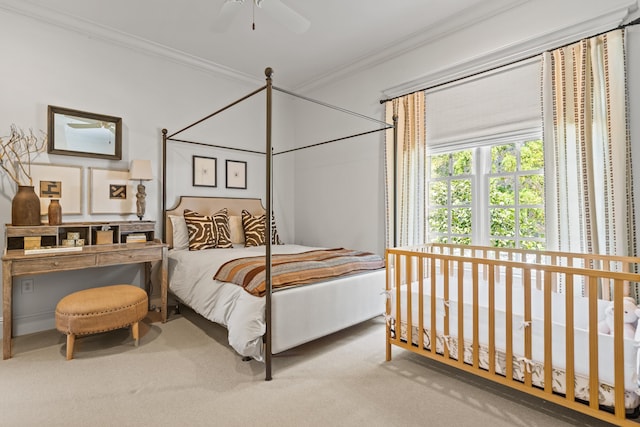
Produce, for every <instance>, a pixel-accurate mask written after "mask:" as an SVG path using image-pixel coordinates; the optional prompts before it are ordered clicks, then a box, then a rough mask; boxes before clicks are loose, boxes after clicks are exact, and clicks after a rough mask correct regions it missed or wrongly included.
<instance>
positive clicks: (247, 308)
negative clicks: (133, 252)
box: [169, 245, 385, 361]
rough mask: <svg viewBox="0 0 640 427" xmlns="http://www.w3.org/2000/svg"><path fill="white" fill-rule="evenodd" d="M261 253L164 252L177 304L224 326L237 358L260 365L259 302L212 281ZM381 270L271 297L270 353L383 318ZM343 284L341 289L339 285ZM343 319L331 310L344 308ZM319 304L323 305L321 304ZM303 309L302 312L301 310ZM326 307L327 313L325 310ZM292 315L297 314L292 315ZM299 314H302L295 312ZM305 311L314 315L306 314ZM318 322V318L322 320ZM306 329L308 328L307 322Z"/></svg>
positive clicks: (284, 248) (276, 249)
mask: <svg viewBox="0 0 640 427" xmlns="http://www.w3.org/2000/svg"><path fill="white" fill-rule="evenodd" d="M314 249H321V248H314V247H308V246H299V245H274V246H272V254H274V255H276V254H292V253H300V252H305V251H310V250H314ZM264 253H265V247H264V246H257V247H248V248H245V247H240V248H233V249H210V250H202V251H189V250H170V251H169V288H170V289H171V292H173V293H174V294H175V295H176V296H177V297H178V298H179V299H180V300H181V301H182V302H184V303H185V304H187V305H188V306H189V307H191V308H193V309H194V310H195V311H196V312H197V313H199V314H201V315H202V316H204V317H205V318H207V319H209V320H211V321H214V322H216V323H219V324H221V325H223V326H225V327H226V328H227V330H228V339H229V344H230V345H231V346H232V347H233V348H234V349H235V350H236V351H237V352H238V353H239V354H240V355H242V356H249V357H252V358H254V359H256V360H259V361H262V360H263V358H264V354H263V345H262V336H263V334H264V332H265V328H266V326H265V321H264V306H265V298H260V297H256V296H253V295H251V294H249V293H248V292H246V291H245V290H244V289H243V288H242V287H240V286H238V285H234V284H229V283H224V282H220V281H217V280H213V276H214V275H215V273H216V272H217V271H218V268H219V267H220V266H221V265H222V264H224V263H225V262H227V261H230V260H232V259H235V258H241V257H248V256H260V255H264ZM384 280H385V274H384V270H378V271H374V272H372V273H367V274H361V275H355V276H350V277H347V278H342V279H337V280H332V281H329V282H325V283H322V284H313V285H307V286H303V287H300V288H292V289H285V290H280V291H278V292H275V293H274V294H273V301H272V303H273V305H272V311H273V317H272V318H273V341H272V352H273V353H278V352H280V351H284V350H286V349H288V348H291V347H293V346H295V345H299V344H302V343H304V342H307V341H310V340H312V339H315V338H318V337H320V336H323V335H326V334H327V333H331V332H335V331H337V330H339V329H341V328H344V327H346V326H350V325H352V324H355V323H358V322H361V321H364V320H366V319H368V318H372V317H375V316H377V315H380V314H382V313H383V312H384V296H383V290H384ZM347 282H348V283H349V286H345V285H344V283H347ZM345 299H346V300H354V299H356V301H349V302H347V303H346V307H345V308H344V312H343V313H344V316H336V313H335V311H334V310H333V309H334V308H336V307H338V308H340V305H341V304H342V305H345V302H344V300H345ZM322 301H325V302H326V303H327V304H322ZM305 307H307V308H306V309H305ZM326 307H331V308H332V310H331V311H327V310H325V308H326ZM296 309H297V310H298V313H296ZM300 310H302V311H301V312H300ZM309 310H316V312H315V314H311V313H310V312H309ZM311 316H314V317H313V320H314V321H316V320H320V321H318V322H315V323H316V324H315V325H314V326H313V327H309V325H306V324H300V323H297V324H293V323H294V322H292V321H291V320H290V319H291V318H294V319H295V318H300V319H304V318H311ZM322 317H324V318H322ZM307 323H308V322H307Z"/></svg>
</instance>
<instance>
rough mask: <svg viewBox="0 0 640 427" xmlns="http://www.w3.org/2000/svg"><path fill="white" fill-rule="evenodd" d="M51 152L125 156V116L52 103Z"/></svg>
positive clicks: (49, 126)
mask: <svg viewBox="0 0 640 427" xmlns="http://www.w3.org/2000/svg"><path fill="white" fill-rule="evenodd" d="M47 121H48V123H47V130H48V138H49V142H48V146H47V152H48V153H51V154H63V155H67V156H82V157H94V158H98V159H111V160H121V159H122V119H121V118H120V117H114V116H106V115H104V114H95V113H88V112H86V111H80V110H72V109H70V108H62V107H54V106H52V105H49V108H48V113H47Z"/></svg>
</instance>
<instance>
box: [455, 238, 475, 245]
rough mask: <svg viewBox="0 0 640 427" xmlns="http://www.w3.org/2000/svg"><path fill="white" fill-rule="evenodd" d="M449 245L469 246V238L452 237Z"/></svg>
mask: <svg viewBox="0 0 640 427" xmlns="http://www.w3.org/2000/svg"><path fill="white" fill-rule="evenodd" d="M451 243H453V244H456V245H470V244H471V237H452V238H451Z"/></svg>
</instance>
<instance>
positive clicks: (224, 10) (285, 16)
mask: <svg viewBox="0 0 640 427" xmlns="http://www.w3.org/2000/svg"><path fill="white" fill-rule="evenodd" d="M245 1H249V2H251V7H252V8H253V18H252V20H253V22H252V23H251V28H252V29H254V30H255V29H256V24H255V8H256V7H257V8H259V9H261V10H263V11H264V12H265V14H266V15H269V16H270V17H271V18H273V19H274V20H275V21H277V22H278V23H280V24H281V25H282V26H284V27H285V28H287V29H288V30H290V31H292V32H294V33H297V34H302V33H304V32H306V31H307V30H308V29H309V27H310V26H311V22H310V21H309V20H308V19H307V18H305V17H304V16H302V15H300V14H299V13H298V12H296V11H295V10H293V9H292V8H290V7H289V6H287V5H286V4H284V3H282V1H280V0H224V3H222V7H221V8H220V12H219V13H218V16H217V17H216V19H215V21H214V30H215V31H217V32H224V31H226V30H227V29H228V28H229V25H230V24H231V21H233V19H234V18H235V17H236V15H237V14H238V13H239V12H240V10H241V8H242V6H243V5H244V3H245Z"/></svg>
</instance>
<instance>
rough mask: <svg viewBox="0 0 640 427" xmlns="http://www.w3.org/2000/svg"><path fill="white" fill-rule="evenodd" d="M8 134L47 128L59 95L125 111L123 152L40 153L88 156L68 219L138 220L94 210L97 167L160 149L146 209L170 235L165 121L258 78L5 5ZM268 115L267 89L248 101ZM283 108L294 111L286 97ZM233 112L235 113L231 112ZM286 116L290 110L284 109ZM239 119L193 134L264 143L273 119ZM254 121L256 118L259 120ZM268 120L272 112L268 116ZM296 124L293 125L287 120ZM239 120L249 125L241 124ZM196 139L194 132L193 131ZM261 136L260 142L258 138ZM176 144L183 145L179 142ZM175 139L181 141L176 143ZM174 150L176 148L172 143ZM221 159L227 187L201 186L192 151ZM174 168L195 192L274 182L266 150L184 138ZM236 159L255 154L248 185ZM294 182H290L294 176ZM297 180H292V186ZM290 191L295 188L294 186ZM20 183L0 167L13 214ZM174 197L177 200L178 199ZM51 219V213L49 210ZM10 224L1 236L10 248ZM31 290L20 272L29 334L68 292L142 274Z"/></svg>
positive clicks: (246, 88)
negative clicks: (116, 156)
mask: <svg viewBox="0 0 640 427" xmlns="http://www.w3.org/2000/svg"><path fill="white" fill-rule="evenodd" d="M0 52H2V56H3V63H2V66H0V82H1V86H0V87H2V90H1V91H0V92H1V94H0V135H2V136H4V135H7V134H8V131H9V127H10V125H11V124H12V123H15V124H16V125H17V126H19V127H22V128H25V129H29V128H33V129H34V130H40V129H41V130H43V131H46V129H47V116H46V114H47V106H48V105H56V106H61V107H67V108H73V109H78V110H83V111H89V112H93V113H100V114H108V115H113V116H118V117H122V119H123V150H122V152H123V155H122V161H108V160H100V159H90V158H85V157H73V156H61V155H47V154H46V153H44V154H42V155H40V156H39V157H38V159H37V162H38V163H53V164H63V165H79V166H83V167H84V170H83V180H84V194H83V197H84V201H83V208H84V215H65V213H64V206H63V221H64V222H74V221H89V220H91V221H99V220H105V219H123V220H137V218H136V216H135V215H128V216H123V217H121V216H119V215H89V214H88V212H89V205H88V200H89V199H88V194H87V188H88V187H87V186H88V167H100V168H108V169H122V170H126V169H128V168H129V164H130V161H131V160H132V159H150V160H151V161H152V164H153V172H154V175H155V177H156V178H157V179H155V180H154V181H150V182H148V183H146V189H147V190H146V193H147V211H146V215H145V219H153V220H157V221H158V223H157V227H156V235H157V236H158V237H159V236H161V228H160V227H161V225H160V223H161V217H162V211H161V206H162V199H161V190H162V187H161V183H160V178H161V177H162V170H161V156H162V144H161V130H162V128H167V129H168V130H169V132H170V133H171V132H174V131H177V130H179V129H182V128H183V127H185V126H187V125H189V124H190V123H192V122H194V121H196V120H197V119H200V118H202V117H204V116H206V115H209V114H211V113H213V112H214V111H216V110H218V109H219V108H221V107H223V106H225V105H226V104H228V103H229V102H232V101H235V100H236V99H237V98H238V97H240V96H244V95H245V94H247V93H249V92H252V91H253V90H255V89H256V88H257V87H259V86H258V85H257V84H256V85H251V84H250V83H247V82H242V81H240V80H235V79H231V78H229V77H221V76H216V75H214V74H213V73H211V72H206V71H203V70H202V69H196V68H194V67H190V66H187V65H184V64H181V63H178V62H176V61H171V60H168V59H166V58H163V57H159V56H154V55H151V54H146V53H144V52H140V51H135V50H133V49H129V48H124V47H121V46H118V45H115V44H112V43H109V42H105V41H102V40H100V39H96V38H92V37H88V36H86V35H84V34H79V33H75V32H71V31H68V30H66V29H62V28H58V27H54V26H51V25H49V24H45V23H42V22H38V21H36V20H33V19H30V18H26V17H23V16H21V15H14V14H11V13H8V12H0ZM255 109H257V111H258V113H257V114H263V115H264V96H262V97H261V98H260V101H259V102H256V103H255V104H251V103H248V104H247V105H245V106H244V110H243V111H242V114H247V115H248V116H246V117H251V116H252V115H253V114H254V113H255ZM281 109H282V110H284V111H286V108H285V107H284V106H282V107H281ZM231 117H232V118H233V117H234V116H233V114H231ZM274 120H276V121H278V120H279V121H283V120H286V115H280V116H276V117H275V118H274ZM228 123H230V124H231V125H233V126H231V127H227V128H222V129H217V128H214V129H205V130H197V128H194V129H196V130H194V131H193V132H191V133H186V136H194V137H200V136H202V135H203V134H204V135H206V136H211V138H209V140H207V141H206V142H209V141H211V142H212V143H219V144H222V145H225V146H228V145H235V146H239V147H242V148H253V149H257V150H262V151H264V146H263V145H264V126H247V125H246V119H245V120H240V121H238V119H237V115H236V119H232V120H230V121H228ZM252 123H253V122H252ZM262 123H264V121H262ZM282 128H284V129H290V128H291V127H290V126H282ZM238 129H240V130H242V132H241V133H239V132H238ZM287 132H288V131H284V134H283V133H282V132H280V133H279V134H278V133H276V132H274V133H275V134H276V135H277V136H278V138H279V141H281V144H282V145H284V146H286V145H288V144H290V142H289V138H290V137H289V136H288V135H287ZM185 139H188V138H185ZM252 146H253V147H252ZM170 147H175V145H173V144H172V145H171V146H170ZM172 149H173V148H172ZM170 153H172V152H171V151H170ZM192 154H201V155H205V156H209V157H217V159H218V174H217V178H218V187H217V188H213V189H202V188H196V187H192V186H191V155H192ZM168 159H169V160H168V162H169V166H168V168H167V169H168V170H170V169H172V170H173V172H174V173H173V175H172V176H173V177H174V180H173V181H172V182H169V183H168V184H167V187H168V188H167V190H168V191H167V193H168V194H169V195H171V194H176V193H177V192H179V193H180V194H191V195H210V196H230V197H260V198H263V196H264V192H265V185H264V158H263V157H262V156H258V155H251V154H246V153H240V152H232V151H228V150H211V149H208V148H206V147H204V148H200V147H198V148H193V149H191V148H189V147H186V148H185V147H182V149H181V151H180V153H179V155H178V154H176V155H173V154H170V155H169V156H168ZM226 159H232V160H242V161H247V162H248V188H247V190H229V189H226V188H225V178H224V164H225V160H226ZM288 163H289V162H285V161H281V162H280V167H279V169H278V170H277V171H276V172H277V173H278V174H277V176H276V178H275V179H276V180H277V181H279V182H286V183H291V182H292V181H293V180H292V179H291V178H288V177H287V174H288V173H289V174H290V173H292V169H291V166H290V165H288ZM288 185H290V184H288ZM291 192H292V190H290V193H291ZM290 193H289V194H290ZM14 194H15V186H14V184H13V183H12V182H11V181H9V180H8V178H7V177H6V174H0V221H2V223H3V224H8V223H10V222H11V198H12V197H13V195H14ZM169 205H171V200H169ZM274 206H275V207H276V212H278V211H279V210H281V211H285V210H286V211H292V208H291V204H290V202H287V201H286V200H281V199H279V200H276V201H275V202H274ZM43 219H44V220H46V218H43ZM278 227H279V232H280V233H281V235H283V237H284V238H286V239H293V216H292V215H290V217H289V218H287V221H284V219H283V221H279V223H278ZM4 240H5V237H4V227H3V229H2V231H1V236H0V241H1V242H2V243H1V244H2V246H3V248H2V249H4ZM33 278H34V281H35V282H34V289H35V291H34V292H33V293H31V294H25V295H21V294H20V286H19V285H20V282H21V279H20V278H18V279H16V280H14V292H13V302H14V333H15V334H17V335H21V334H24V333H30V332H34V331H38V330H43V329H49V328H53V327H54V322H53V318H54V316H53V312H54V309H55V304H56V303H57V301H58V300H59V299H60V298H61V297H63V296H64V295H66V294H68V293H70V292H72V291H75V290H79V289H83V288H87V287H92V286H99V285H106V284H114V283H134V284H141V269H140V268H138V267H120V268H104V269H99V271H98V270H90V271H85V272H72V273H56V274H49V275H39V276H34V277H33Z"/></svg>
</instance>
